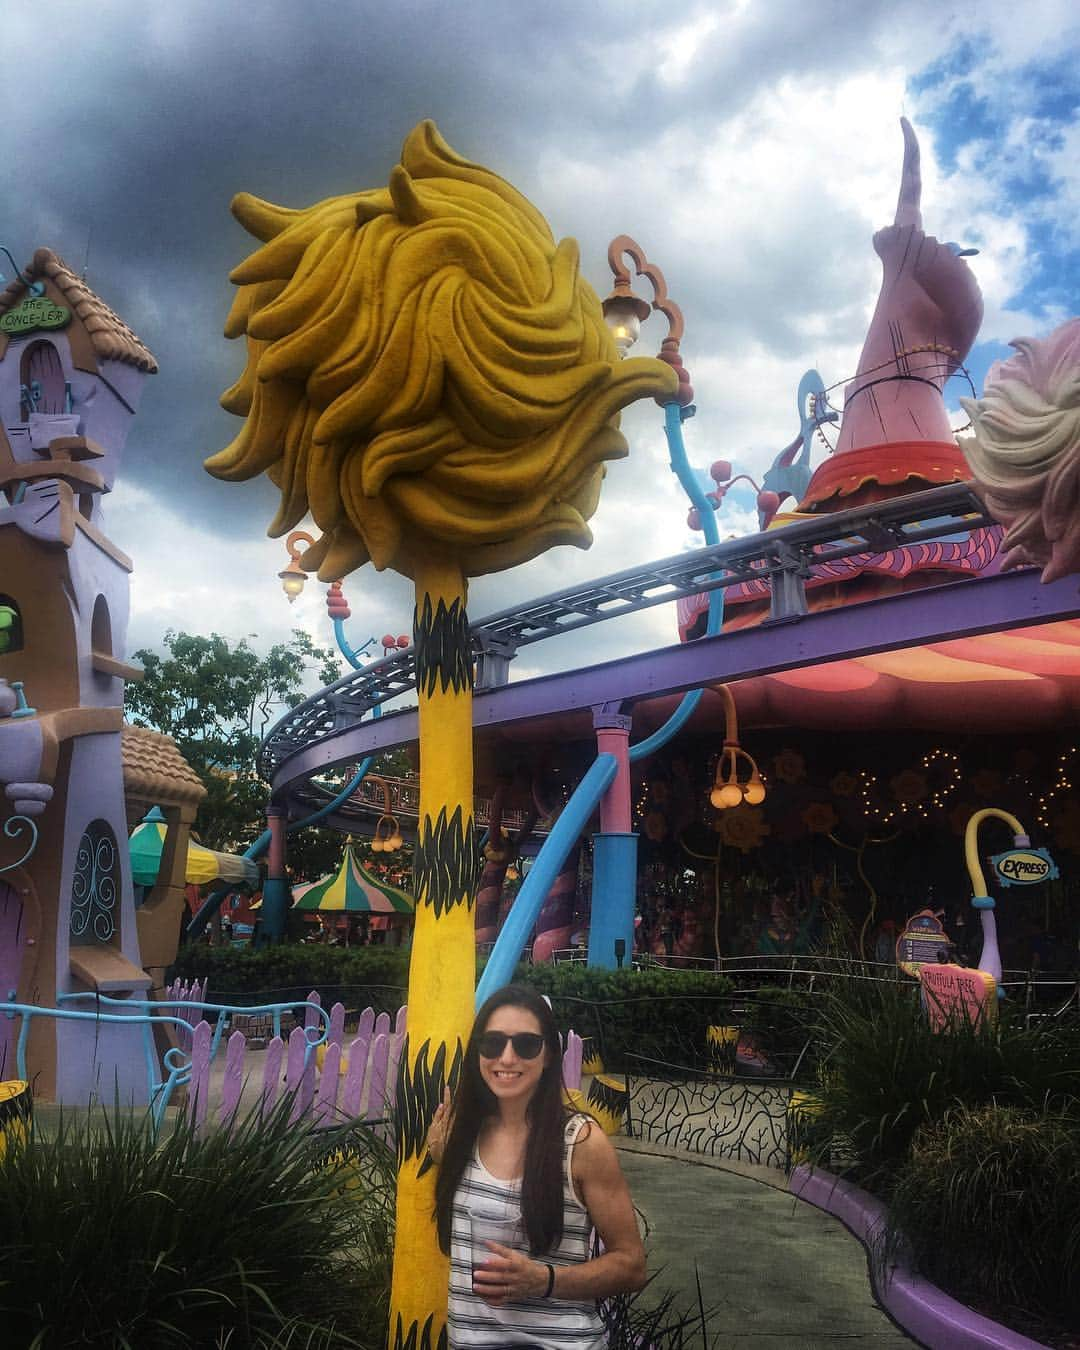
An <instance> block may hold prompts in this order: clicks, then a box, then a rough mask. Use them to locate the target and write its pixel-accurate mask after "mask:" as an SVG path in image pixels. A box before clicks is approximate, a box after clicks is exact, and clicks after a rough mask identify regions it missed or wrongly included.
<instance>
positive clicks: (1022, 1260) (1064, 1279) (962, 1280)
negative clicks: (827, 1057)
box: [882, 1105, 1080, 1339]
mask: <svg viewBox="0 0 1080 1350" xmlns="http://www.w3.org/2000/svg"><path fill="white" fill-rule="evenodd" d="M898 1253H903V1254H904V1255H906V1256H907V1258H908V1259H909V1260H910V1261H911V1263H912V1265H913V1266H914V1268H915V1269H916V1270H918V1271H919V1273H920V1274H922V1275H924V1276H926V1278H927V1279H929V1280H931V1281H933V1282H934V1283H935V1284H938V1285H941V1286H942V1287H943V1288H945V1289H948V1290H949V1292H950V1293H951V1294H953V1295H954V1296H955V1297H958V1298H960V1299H962V1300H963V1301H964V1302H966V1303H970V1304H973V1305H974V1306H976V1307H982V1308H984V1309H988V1310H991V1311H992V1312H993V1313H995V1314H997V1315H999V1316H1005V1317H1007V1318H1008V1319H1009V1321H1010V1322H1012V1323H1013V1324H1014V1325H1021V1326H1022V1327H1023V1329H1024V1330H1026V1331H1028V1333H1029V1334H1035V1335H1037V1336H1038V1337H1039V1339H1042V1338H1043V1336H1045V1335H1046V1334H1047V1330H1046V1327H1047V1324H1051V1325H1053V1324H1057V1325H1058V1326H1060V1327H1063V1328H1065V1329H1066V1330H1068V1331H1070V1332H1073V1333H1075V1332H1078V1331H1080V1279H1078V1278H1077V1272H1078V1271H1080V1119H1078V1117H1077V1116H1076V1115H1074V1114H1069V1113H1067V1112H1063V1111H1049V1112H1042V1111H1036V1110H1032V1109H1029V1108H1025V1107H1019V1106H997V1105H995V1106H983V1107H979V1108H977V1109H974V1110H971V1109H968V1108H966V1107H957V1108H956V1109H955V1110H952V1111H949V1112H947V1113H946V1115H945V1116H944V1117H943V1118H942V1119H941V1120H938V1121H936V1122H934V1123H933V1124H928V1125H924V1126H922V1127H921V1128H920V1129H919V1130H918V1131H917V1132H916V1134H915V1137H914V1139H913V1141H912V1146H911V1151H910V1154H909V1156H908V1158H907V1159H906V1161H905V1162H904V1163H903V1164H902V1165H901V1166H900V1168H899V1170H898V1172H897V1175H896V1179H895V1182H894V1185H893V1187H892V1198H891V1203H890V1207H889V1217H888V1228H887V1234H886V1242H885V1246H884V1251H883V1252H882V1257H883V1259H885V1260H888V1259H889V1258H891V1257H894V1256H895V1255H897V1254H898Z"/></svg>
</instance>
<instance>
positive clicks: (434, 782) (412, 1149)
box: [390, 558, 477, 1350]
mask: <svg viewBox="0 0 1080 1350" xmlns="http://www.w3.org/2000/svg"><path fill="white" fill-rule="evenodd" d="M415 580H416V612H415V615H414V619H413V642H414V645H415V648H416V689H417V694H418V697H419V705H420V827H419V833H418V836H417V846H416V860H415V866H414V892H415V895H416V928H415V932H414V935H413V947H412V960H411V963H410V966H409V1019H408V1026H407V1033H406V1040H405V1046H404V1048H403V1051H402V1056H401V1067H400V1070H399V1075H398V1092H397V1149H398V1186H397V1236H396V1238H395V1242H394V1284H393V1294H392V1299H391V1305H390V1345H391V1347H393V1350H428V1347H430V1348H431V1350H439V1347H443V1348H444V1347H445V1345H446V1293H447V1283H448V1278H449V1271H450V1263H449V1261H448V1259H447V1258H446V1257H445V1256H443V1254H442V1252H441V1251H440V1250H439V1245H438V1241H437V1238H436V1233H435V1222H434V1205H435V1170H434V1168H433V1167H432V1165H431V1162H430V1159H428V1157H427V1154H426V1150H425V1148H424V1140H425V1138H426V1135H427V1129H428V1125H429V1124H430V1122H431V1117H432V1113H433V1112H434V1110H435V1107H436V1106H437V1105H438V1103H439V1102H440V1100H441V1099H442V1094H443V1089H444V1088H445V1087H446V1085H447V1084H448V1083H449V1085H450V1087H451V1089H452V1090H453V1089H454V1088H456V1086H457V1079H458V1075H459V1073H460V1070H461V1058H462V1053H463V1047H464V1044H465V1041H466V1040H467V1038H468V1034H469V1028H470V1027H471V1026H472V1020H473V997H474V992H475V987H476V944H475V938H474V926H475V915H474V902H475V895H476V881H477V856H476V846H475V841H474V839H473V744H472V658H471V653H470V650H469V625H468V619H467V618H466V615H465V595H466V585H465V579H464V577H463V576H462V574H461V571H460V569H459V567H458V566H457V564H456V563H453V562H450V561H448V560H446V561H442V562H440V561H438V560H435V559H431V558H427V559H425V560H424V561H423V564H422V565H421V566H418V568H417V572H416V578H415Z"/></svg>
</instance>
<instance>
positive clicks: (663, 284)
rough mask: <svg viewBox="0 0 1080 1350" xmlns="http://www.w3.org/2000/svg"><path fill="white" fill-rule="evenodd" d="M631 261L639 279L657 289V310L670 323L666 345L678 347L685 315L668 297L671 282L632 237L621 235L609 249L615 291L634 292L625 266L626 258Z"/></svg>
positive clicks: (655, 300) (655, 301)
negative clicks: (668, 281)
mask: <svg viewBox="0 0 1080 1350" xmlns="http://www.w3.org/2000/svg"><path fill="white" fill-rule="evenodd" d="M624 256H625V257H627V258H631V259H632V260H633V263H634V268H635V270H636V271H637V274H638V276H639V277H645V278H647V279H648V282H649V285H650V286H651V287H652V289H653V301H652V307H653V309H656V310H659V311H660V313H661V314H663V316H664V318H665V319H667V321H668V336H667V340H666V342H665V346H666V345H667V342H671V343H673V344H674V345H675V346H676V347H678V345H679V343H680V342H681V341H682V336H683V314H682V310H681V309H680V308H679V306H678V305H677V304H676V303H675V301H674V300H672V299H671V297H670V296H669V295H668V291H667V281H666V280H665V279H664V274H663V272H661V271H660V269H659V267H657V266H656V264H655V263H651V262H649V260H648V259H647V258H646V257H645V251H644V249H643V248H642V247H641V245H640V244H639V243H638V242H637V241H636V240H635V239H631V237H630V236H629V235H628V234H620V235H617V236H616V238H614V239H613V240H612V241H611V243H610V244H609V245H608V265H609V266H610V268H611V271H612V274H613V275H614V277H615V289H616V292H619V290H620V288H621V287H625V289H626V293H627V294H631V293H632V292H631V291H630V269H629V268H628V267H627V266H626V264H625V263H624V262H623V257H624Z"/></svg>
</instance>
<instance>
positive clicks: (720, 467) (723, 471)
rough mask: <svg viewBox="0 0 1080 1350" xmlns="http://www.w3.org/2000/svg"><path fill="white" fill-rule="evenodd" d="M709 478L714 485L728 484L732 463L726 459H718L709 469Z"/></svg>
mask: <svg viewBox="0 0 1080 1350" xmlns="http://www.w3.org/2000/svg"><path fill="white" fill-rule="evenodd" d="M709 477H710V478H711V479H712V480H713V482H714V483H726V482H727V480H728V479H729V478H730V477H731V463H730V461H729V460H726V459H717V460H714V461H713V463H712V467H711V468H710V469H709Z"/></svg>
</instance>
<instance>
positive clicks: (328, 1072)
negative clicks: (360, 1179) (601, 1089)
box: [169, 982, 582, 1128]
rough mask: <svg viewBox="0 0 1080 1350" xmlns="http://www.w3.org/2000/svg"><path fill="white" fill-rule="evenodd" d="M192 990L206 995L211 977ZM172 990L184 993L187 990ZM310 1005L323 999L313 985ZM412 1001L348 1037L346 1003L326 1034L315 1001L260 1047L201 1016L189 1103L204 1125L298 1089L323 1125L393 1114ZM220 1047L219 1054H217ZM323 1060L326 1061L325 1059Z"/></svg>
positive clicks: (308, 1112)
mask: <svg viewBox="0 0 1080 1350" xmlns="http://www.w3.org/2000/svg"><path fill="white" fill-rule="evenodd" d="M197 988H198V986H197V985H196V986H195V987H194V989H193V990H192V992H191V993H190V995H189V997H191V998H192V999H194V1000H195V1001H197V1002H202V1001H204V999H205V993H206V988H205V982H204V984H203V986H202V988H201V990H199V991H198V994H196V993H195V992H194V990H195V989H197ZM169 994H170V998H176V999H177V1001H179V1000H180V999H182V997H183V995H182V994H181V993H180V991H173V990H170V991H169ZM307 1003H308V1005H312V1004H314V1005H319V996H318V994H317V993H315V992H312V993H311V994H309V995H308V998H307ZM406 1014H407V1008H406V1007H404V1006H403V1007H401V1008H399V1009H398V1011H397V1015H396V1017H395V1018H394V1019H393V1020H391V1018H390V1015H389V1014H388V1013H385V1012H383V1013H379V1014H378V1015H376V1014H375V1012H374V1010H373V1009H371V1008H365V1009H364V1011H363V1012H362V1013H361V1014H360V1019H359V1023H358V1025H357V1029H356V1035H355V1036H354V1037H353V1038H352V1039H351V1040H350V1041H349V1042H348V1044H346V1043H345V1008H344V1007H343V1005H342V1004H340V1003H335V1004H334V1005H333V1007H332V1008H331V1009H330V1022H329V1029H328V1031H327V1032H326V1035H325V1040H323V1038H322V1035H321V1034H320V1030H319V1027H320V1021H321V1019H320V1016H319V1013H318V1012H317V1011H316V1007H311V1006H309V1007H308V1011H307V1014H306V1024H305V1026H296V1027H294V1028H293V1029H292V1030H291V1031H290V1032H289V1034H288V1036H287V1037H283V1036H280V1035H278V1036H274V1037H272V1038H271V1039H270V1040H269V1042H267V1044H266V1045H265V1048H262V1047H260V1048H258V1049H254V1048H252V1047H251V1046H250V1045H249V1041H248V1037H247V1036H246V1035H245V1034H244V1032H243V1031H234V1032H233V1033H232V1034H231V1035H230V1036H228V1037H227V1038H226V1037H222V1036H221V1035H220V1033H216V1032H215V1028H214V1026H212V1025H211V1024H210V1023H209V1022H207V1021H204V1020H200V1021H198V1022H197V1023H196V1024H195V1025H194V1026H193V1028H192V1033H191V1047H190V1055H191V1077H190V1080H189V1082H188V1084H187V1101H188V1109H189V1110H190V1111H191V1113H192V1116H193V1118H194V1120H195V1122H196V1124H197V1125H199V1126H200V1127H202V1128H206V1127H208V1126H209V1125H210V1124H213V1123H215V1122H217V1123H224V1122H226V1121H228V1120H229V1119H231V1118H232V1117H233V1116H234V1115H235V1114H236V1113H237V1111H238V1110H241V1111H242V1110H244V1109H253V1108H254V1109H259V1110H262V1111H263V1112H267V1111H270V1110H272V1109H273V1107H274V1106H275V1104H276V1103H277V1102H278V1100H279V1099H280V1098H281V1097H282V1096H285V1095H287V1096H290V1097H291V1099H292V1104H291V1106H290V1108H289V1118H290V1119H291V1120H294V1121H297V1120H300V1119H301V1118H308V1119H310V1121H311V1122H312V1124H314V1125H315V1126H316V1127H328V1126H331V1125H338V1124H341V1123H343V1122H344V1121H347V1120H364V1121H369V1122H372V1121H388V1120H389V1119H390V1117H391V1116H392V1114H393V1110H394V1099H395V1093H396V1088H397V1070H398V1062H399V1060H400V1058H401V1047H402V1043H403V1041H404V1038H405V1019H406ZM222 1048H223V1064H222V1068H221V1071H220V1072H218V1073H215V1072H214V1061H215V1059H219V1060H220V1059H221V1058H222ZM215 1050H216V1052H217V1053H216V1054H215ZM581 1059H582V1041H581V1037H580V1036H578V1035H577V1034H576V1033H575V1032H573V1031H571V1032H569V1033H568V1034H567V1036H566V1043H565V1047H564V1056H563V1081H564V1083H565V1084H566V1086H567V1087H568V1088H574V1089H580V1087H581ZM320 1060H321V1063H320Z"/></svg>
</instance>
